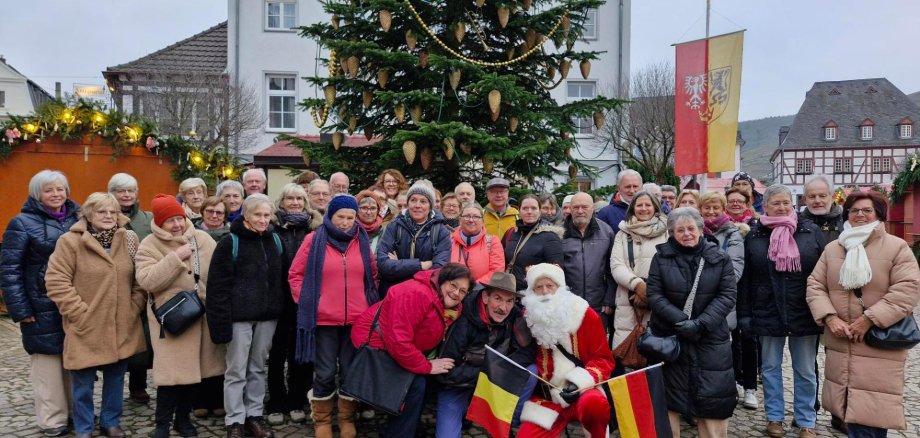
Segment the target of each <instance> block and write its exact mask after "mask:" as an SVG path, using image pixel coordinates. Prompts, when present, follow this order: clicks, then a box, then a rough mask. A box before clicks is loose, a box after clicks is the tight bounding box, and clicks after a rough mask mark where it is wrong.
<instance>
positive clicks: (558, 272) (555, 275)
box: [527, 263, 566, 292]
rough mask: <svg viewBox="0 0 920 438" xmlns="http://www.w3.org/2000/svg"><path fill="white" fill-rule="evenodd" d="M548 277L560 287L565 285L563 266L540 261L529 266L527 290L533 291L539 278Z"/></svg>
mask: <svg viewBox="0 0 920 438" xmlns="http://www.w3.org/2000/svg"><path fill="white" fill-rule="evenodd" d="M543 277H546V278H549V279H550V280H552V281H553V283H556V285H557V286H559V287H565V286H566V284H565V273H564V272H562V268H560V267H558V266H556V265H552V264H549V263H540V264H537V265H533V266H531V267H529V268H527V291H528V292H532V291H533V286H534V284H536V282H537V280H539V279H541V278H543Z"/></svg>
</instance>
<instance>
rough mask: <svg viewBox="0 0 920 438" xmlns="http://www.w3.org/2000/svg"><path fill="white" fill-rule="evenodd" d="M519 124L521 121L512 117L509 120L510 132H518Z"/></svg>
mask: <svg viewBox="0 0 920 438" xmlns="http://www.w3.org/2000/svg"><path fill="white" fill-rule="evenodd" d="M519 123H520V120H518V118H517V117H513V116H512V117H511V118H510V119H508V130H509V131H511V132H517V129H518V124H519Z"/></svg>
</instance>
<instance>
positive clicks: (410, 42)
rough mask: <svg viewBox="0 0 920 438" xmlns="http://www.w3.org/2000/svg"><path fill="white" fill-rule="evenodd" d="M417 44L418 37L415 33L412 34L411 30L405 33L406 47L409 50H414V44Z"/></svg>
mask: <svg viewBox="0 0 920 438" xmlns="http://www.w3.org/2000/svg"><path fill="white" fill-rule="evenodd" d="M416 43H418V37H416V36H415V32H412V29H409V30H407V31H406V45H407V46H409V50H415V44H416Z"/></svg>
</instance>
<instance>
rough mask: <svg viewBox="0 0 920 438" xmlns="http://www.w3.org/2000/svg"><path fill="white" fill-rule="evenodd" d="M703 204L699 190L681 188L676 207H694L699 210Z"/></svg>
mask: <svg viewBox="0 0 920 438" xmlns="http://www.w3.org/2000/svg"><path fill="white" fill-rule="evenodd" d="M701 205H702V202H701V200H700V191H699V190H693V189H684V190H681V192H680V195H677V205H676V206H675V208H680V207H693V208H695V209H697V210H699V209H700V206H701Z"/></svg>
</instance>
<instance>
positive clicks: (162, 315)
mask: <svg viewBox="0 0 920 438" xmlns="http://www.w3.org/2000/svg"><path fill="white" fill-rule="evenodd" d="M191 243H192V255H193V256H194V257H193V258H192V272H193V273H194V275H195V289H193V290H184V291H182V292H179V293H177V294H176V295H175V296H173V297H172V298H170V299H169V300H167V301H166V302H165V303H163V305H162V306H160V307H157V305H156V303H153V302H151V303H150V308H151V309H152V310H153V315H154V316H155V317H156V319H157V322H159V323H160V339H163V338H165V337H166V332H168V333H169V334H170V335H173V336H179V335H181V334H182V332H184V331H185V329H187V328H189V326H191V325H192V324H194V323H195V322H196V321H198V320H199V319H200V318H201V315H204V303H202V302H201V298H198V282H199V280H201V274H200V267H199V265H198V264H199V260H198V242H196V241H195V237H194V236H192V238H191Z"/></svg>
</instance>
